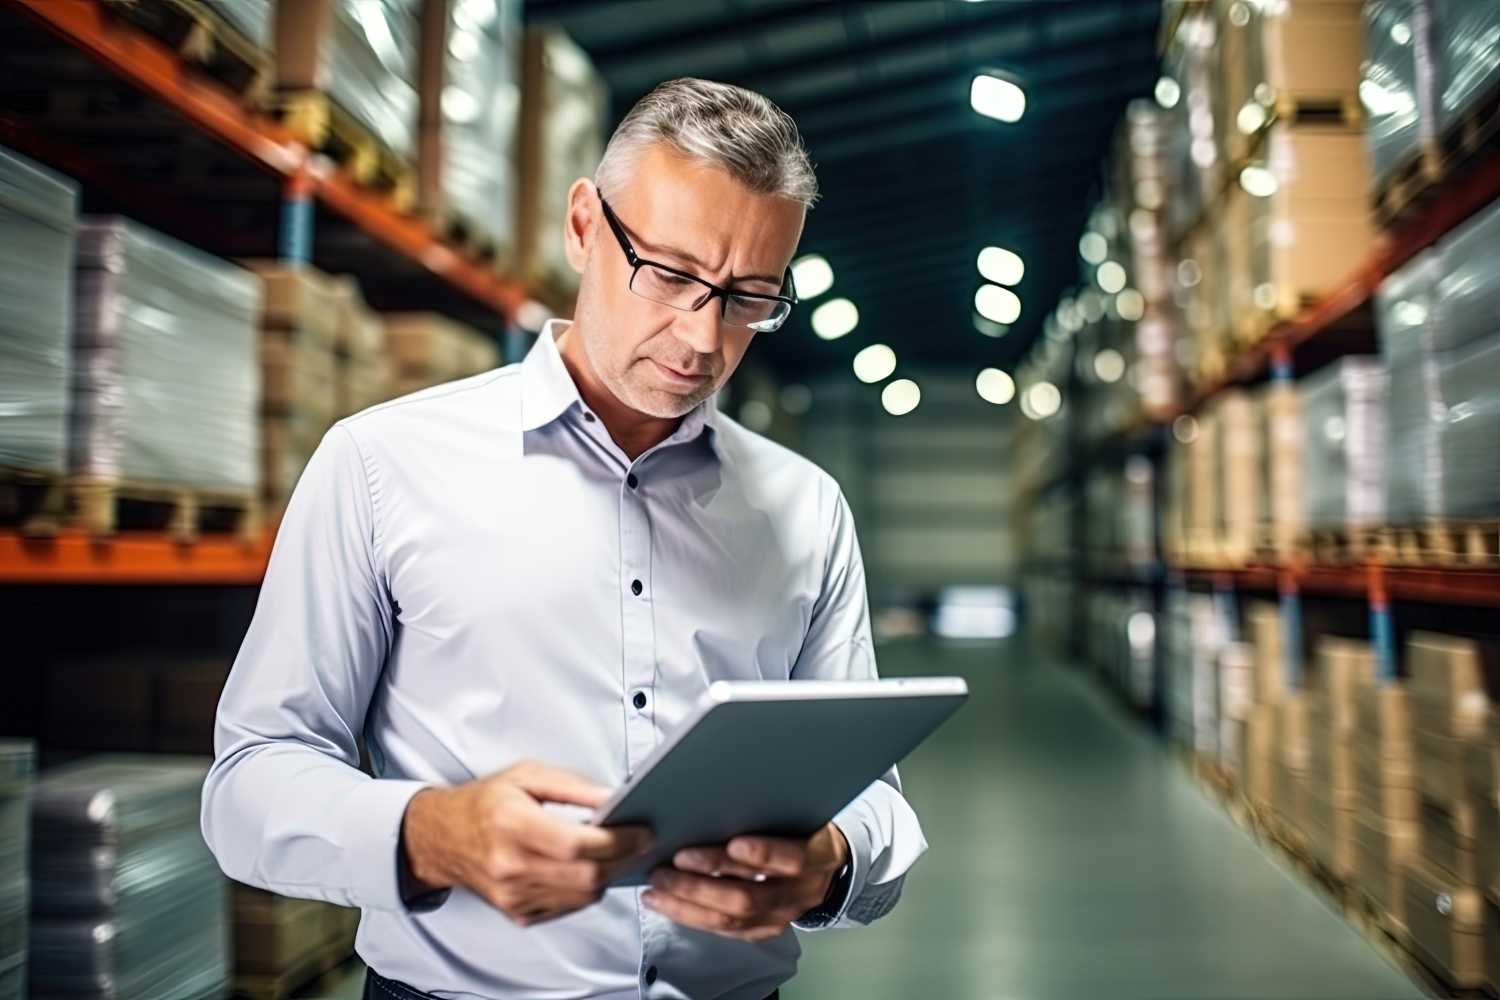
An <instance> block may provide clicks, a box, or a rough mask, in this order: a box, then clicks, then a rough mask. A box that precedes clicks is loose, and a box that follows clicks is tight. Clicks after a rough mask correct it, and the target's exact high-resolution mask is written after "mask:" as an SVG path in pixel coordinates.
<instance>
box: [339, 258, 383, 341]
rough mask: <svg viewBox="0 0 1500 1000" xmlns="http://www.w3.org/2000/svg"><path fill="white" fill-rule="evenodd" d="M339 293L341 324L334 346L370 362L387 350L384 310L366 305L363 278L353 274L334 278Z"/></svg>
mask: <svg viewBox="0 0 1500 1000" xmlns="http://www.w3.org/2000/svg"><path fill="white" fill-rule="evenodd" d="M334 280H335V288H336V293H335V294H336V295H337V296H338V305H337V312H338V326H337V331H336V333H335V336H334V349H335V351H336V352H337V353H338V355H339V356H340V357H341V358H347V359H351V360H354V361H362V362H370V361H373V360H375V359H377V358H379V357H381V356H382V355H384V353H385V323H384V321H382V320H381V318H380V314H379V313H377V312H375V311H374V310H372V309H371V308H370V307H369V306H367V305H365V298H364V295H363V294H361V292H360V290H359V282H357V281H355V280H354V279H353V278H350V277H341V278H337V279H334Z"/></svg>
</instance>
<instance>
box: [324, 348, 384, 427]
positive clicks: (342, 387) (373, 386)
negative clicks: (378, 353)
mask: <svg viewBox="0 0 1500 1000" xmlns="http://www.w3.org/2000/svg"><path fill="white" fill-rule="evenodd" d="M393 395H394V394H393V393H392V391H391V370H390V362H389V361H388V360H387V359H386V358H384V357H380V358H376V359H374V360H373V361H369V362H355V361H345V362H343V363H342V364H340V365H339V369H338V411H339V414H340V415H341V416H349V415H350V414H353V413H359V412H360V411H361V410H365V409H368V408H369V407H371V406H374V405H376V404H377V403H383V402H385V401H386V400H387V399H391V398H393Z"/></svg>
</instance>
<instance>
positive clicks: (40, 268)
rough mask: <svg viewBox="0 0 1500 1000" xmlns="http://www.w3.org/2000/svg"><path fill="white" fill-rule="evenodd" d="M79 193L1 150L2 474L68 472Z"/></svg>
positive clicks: (0, 459)
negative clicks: (13, 470)
mask: <svg viewBox="0 0 1500 1000" xmlns="http://www.w3.org/2000/svg"><path fill="white" fill-rule="evenodd" d="M77 215H78V188H77V187H76V186H75V185H74V184H73V183H71V182H70V181H66V180H64V179H62V178H60V177H57V176H56V175H54V174H52V173H50V172H48V171H46V170H44V169H42V168H41V167H38V166H37V165H36V164H33V163H32V162H31V161H29V160H26V159H23V158H22V157H19V156H15V155H13V154H10V153H8V152H6V151H5V150H0V466H14V467H18V468H23V469H33V470H38V471H44V472H56V473H60V472H62V471H64V469H65V468H66V465H67V433H68V380H69V375H68V373H69V369H70V357H69V353H68V344H69V340H70V338H71V336H72V308H73V291H72V289H73V239H74V229H75V227H76V225H77Z"/></svg>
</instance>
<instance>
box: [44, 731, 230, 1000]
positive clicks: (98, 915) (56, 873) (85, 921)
mask: <svg viewBox="0 0 1500 1000" xmlns="http://www.w3.org/2000/svg"><path fill="white" fill-rule="evenodd" d="M207 768H208V763H207V761H206V760H200V759H198V758H180V757H179V758H174V757H144V756H125V755H119V756H106V757H96V758H91V759H88V760H84V761H80V762H78V763H76V764H72V765H69V766H67V767H64V768H60V769H58V770H56V771H52V772H49V773H48V774H45V775H44V776H43V777H42V780H41V781H40V782H38V784H37V786H36V798H35V807H34V820H33V823H34V834H35V838H36V847H35V850H34V852H33V858H32V875H33V885H34V904H33V917H34V919H33V923H32V928H31V955H30V959H29V966H30V975H29V978H30V980H31V990H32V995H33V996H69V997H99V998H110V1000H126V998H132V1000H133V998H140V1000H147V998H150V1000H176V998H182V1000H187V998H192V997H201V996H205V995H213V994H215V993H221V992H222V991H223V990H224V989H225V987H226V986H227V983H228V967H229V928H228V921H227V913H228V895H227V883H226V882H225V880H224V878H223V876H222V874H221V873H220V871H219V868H218V864H217V862H216V861H215V860H214V857H213V855H212V854H211V853H210V852H209V850H208V847H207V845H206V844H204V842H203V837H202V834H201V833H200V832H199V829H198V805H199V794H200V789H201V787H202V783H203V778H204V776H205V774H206V773H207Z"/></svg>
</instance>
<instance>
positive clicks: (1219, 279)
mask: <svg viewBox="0 0 1500 1000" xmlns="http://www.w3.org/2000/svg"><path fill="white" fill-rule="evenodd" d="M1229 238H1231V236H1230V234H1229V233H1228V232H1227V231H1226V228H1225V227H1224V226H1218V225H1213V226H1205V227H1202V228H1200V229H1199V230H1198V231H1197V232H1196V233H1195V234H1194V235H1193V236H1192V237H1191V238H1190V239H1189V240H1188V243H1187V246H1186V248H1185V257H1184V263H1185V264H1188V265H1189V266H1190V267H1191V268H1193V269H1194V271H1195V273H1196V275H1197V278H1198V280H1197V281H1196V282H1195V283H1194V284H1193V285H1192V286H1191V287H1190V288H1189V289H1188V290H1187V303H1186V319H1187V333H1188V336H1189V337H1190V338H1191V341H1190V343H1191V355H1192V364H1191V370H1192V371H1193V373H1194V374H1195V376H1196V378H1197V379H1198V381H1200V382H1204V381H1212V380H1214V379H1217V378H1221V377H1222V376H1223V375H1224V373H1225V371H1226V370H1227V368H1228V365H1229V362H1230V355H1231V353H1232V351H1233V350H1234V315H1233V313H1232V312H1231V311H1230V301H1229V266H1228V260H1229V250H1228V246H1227V244H1226V242H1225V241H1226V239H1229Z"/></svg>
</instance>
